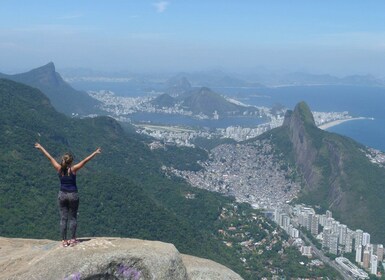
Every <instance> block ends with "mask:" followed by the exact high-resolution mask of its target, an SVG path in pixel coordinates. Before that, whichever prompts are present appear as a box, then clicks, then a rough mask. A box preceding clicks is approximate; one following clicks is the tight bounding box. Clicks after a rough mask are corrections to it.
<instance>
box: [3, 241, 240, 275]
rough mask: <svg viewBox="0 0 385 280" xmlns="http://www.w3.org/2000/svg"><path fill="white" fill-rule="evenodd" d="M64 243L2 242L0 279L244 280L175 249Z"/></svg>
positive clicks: (145, 244)
mask: <svg viewBox="0 0 385 280" xmlns="http://www.w3.org/2000/svg"><path fill="white" fill-rule="evenodd" d="M80 241H81V242H80V243H79V244H77V245H76V246H74V247H65V248H64V247H62V246H61V244H60V243H59V242H58V241H52V240H36V239H17V238H2V237H0V271H1V273H0V279H7V280H11V279H15V280H16V279H47V280H49V279H53V280H59V279H60V280H72V279H77V280H80V279H88V280H91V279H92V280H96V279H108V280H112V279H132V280H134V279H135V280H144V279H157V280H162V279H164V280H174V279H175V280H178V279H181V280H182V279H183V280H198V279H199V280H203V279H210V280H238V279H242V278H241V277H240V276H239V275H238V274H236V273H235V272H233V271H232V270H230V269H229V268H227V267H225V266H223V265H220V264H218V263H215V262H213V261H210V260H206V259H201V258H197V257H192V256H188V255H182V254H180V253H179V252H178V250H177V249H176V248H175V246H174V245H172V244H168V243H163V242H158V241H145V240H138V239H127V238H84V239H81V240H80Z"/></svg>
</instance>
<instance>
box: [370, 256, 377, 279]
mask: <svg viewBox="0 0 385 280" xmlns="http://www.w3.org/2000/svg"><path fill="white" fill-rule="evenodd" d="M377 267H378V258H377V256H376V255H372V256H371V258H370V273H371V274H374V275H377Z"/></svg>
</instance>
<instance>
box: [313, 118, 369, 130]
mask: <svg viewBox="0 0 385 280" xmlns="http://www.w3.org/2000/svg"><path fill="white" fill-rule="evenodd" d="M371 119H372V118H364V117H359V118H350V119H343V120H336V121H332V122H328V123H324V124H322V125H320V126H319V128H321V129H323V130H325V129H328V128H330V127H333V126H336V125H339V124H342V123H344V122H348V121H356V120H371Z"/></svg>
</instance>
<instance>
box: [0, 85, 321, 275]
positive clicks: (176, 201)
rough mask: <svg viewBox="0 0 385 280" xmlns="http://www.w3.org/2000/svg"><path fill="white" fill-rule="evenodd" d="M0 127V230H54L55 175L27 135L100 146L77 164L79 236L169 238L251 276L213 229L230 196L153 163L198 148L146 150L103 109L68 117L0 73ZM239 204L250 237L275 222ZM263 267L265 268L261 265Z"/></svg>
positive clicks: (47, 233)
mask: <svg viewBox="0 0 385 280" xmlns="http://www.w3.org/2000/svg"><path fill="white" fill-rule="evenodd" d="M63 98H65V96H63ZM0 131H1V133H0V236H4V237H21V238H49V239H55V240H58V239H59V212H58V207H57V194H58V189H59V180H58V178H57V174H56V172H55V170H54V168H53V167H52V166H51V164H50V163H49V161H48V160H47V159H46V158H45V157H44V156H43V155H42V154H41V153H40V152H39V151H38V150H36V149H35V148H34V143H35V142H40V143H41V144H42V145H43V146H44V147H45V148H46V149H47V150H48V151H49V152H50V153H51V154H52V155H53V156H54V157H55V158H56V159H58V160H59V159H60V156H61V155H62V154H63V153H65V152H67V151H70V152H71V153H73V154H74V155H75V162H77V161H79V160H81V159H83V158H84V157H86V156H87V155H89V154H90V153H91V152H93V151H94V149H95V148H96V147H102V154H100V155H98V156H97V157H96V158H95V159H93V160H92V161H91V162H89V163H88V164H87V165H86V167H85V168H83V169H82V170H81V171H80V172H79V173H78V186H79V193H80V208H79V219H78V224H79V226H78V236H79V237H94V236H118V237H130V238H140V239H149V240H160V241H164V242H170V243H173V244H174V245H175V246H176V247H177V249H178V250H179V251H180V252H182V253H186V254H190V255H195V256H199V257H204V258H209V259H212V260H214V261H217V262H219V263H222V264H224V265H226V266H228V267H230V268H231V269H233V270H234V271H236V272H238V273H239V274H240V275H242V276H243V277H244V278H245V279H255V277H256V275H259V274H256V273H257V270H256V269H252V270H250V267H249V266H247V265H245V263H244V262H243V261H242V260H241V259H240V257H241V256H243V250H240V247H239V246H238V245H237V246H230V247H229V246H226V245H225V243H224V240H223V237H221V236H219V235H218V230H220V229H222V228H224V227H227V226H228V224H227V223H228V222H229V221H224V220H220V217H221V214H222V212H223V209H225V208H226V207H227V208H228V207H230V208H231V207H237V206H236V205H237V203H235V202H234V199H233V198H231V197H224V196H221V195H219V194H216V193H212V192H208V191H205V190H201V189H197V188H192V187H191V186H189V185H188V184H186V183H185V182H184V181H183V180H181V179H179V178H172V177H171V178H170V177H169V176H166V175H165V174H164V173H163V172H162V166H163V165H167V166H174V167H179V168H188V169H197V168H198V166H197V165H196V164H195V163H196V161H197V160H203V159H205V158H206V157H207V154H206V152H205V151H203V150H200V149H189V148H184V149H179V148H177V147H169V148H167V149H161V150H155V151H151V150H150V149H149V148H148V145H147V143H148V142H149V141H148V139H147V138H142V136H140V135H138V134H135V133H133V132H132V130H127V129H123V128H122V126H121V125H120V124H119V123H118V122H116V121H115V120H113V119H111V118H108V117H97V118H92V119H91V118H86V119H77V118H68V117H67V116H65V115H63V114H61V113H58V112H57V111H56V110H55V109H54V108H53V107H52V105H51V103H50V101H49V99H48V98H47V97H46V96H45V95H44V94H42V93H41V92H40V91H39V90H37V89H34V88H31V87H29V86H25V85H23V84H19V83H16V82H12V81H9V80H5V79H2V80H1V79H0ZM192 194H193V195H192ZM240 207H241V206H240ZM242 207H243V208H241V209H244V211H243V210H242V211H241V213H243V212H245V213H248V215H246V216H245V215H239V217H238V218H237V223H238V224H239V225H242V228H250V229H253V230H251V231H252V232H253V234H254V233H255V236H252V238H253V240H256V241H258V240H261V239H262V238H265V237H266V232H269V231H274V230H275V229H277V226H276V225H275V224H270V223H266V222H263V223H262V222H261V223H256V221H255V220H253V219H249V216H250V215H257V216H259V217H261V219H262V215H261V214H260V213H258V212H257V211H255V210H252V209H251V208H250V207H246V206H242ZM245 207H246V208H245ZM261 221H262V220H261ZM230 222H231V221H230ZM265 226H266V228H265ZM281 242H282V241H281ZM276 254H277V253H276V252H275V251H273V252H270V253H269V256H267V257H268V258H272V259H273V258H275V257H276ZM298 255H299V254H298V252H297V253H295V256H296V257H299V256H298ZM274 256H275V257H274ZM290 259H292V260H294V262H291V261H290V262H289V263H290V265H289V264H287V266H292V265H293V267H294V270H295V271H296V269H300V268H299V267H298V265H296V264H295V262H296V261H295V260H296V258H294V257H290ZM258 260H259V261H258V263H257V264H256V265H254V266H252V267H254V268H258V267H261V265H263V264H264V265H268V263H267V262H263V260H262V257H258ZM278 260H279V259H277V262H275V261H274V267H276V268H277V269H279V271H285V270H286V267H285V262H282V264H283V265H281V263H280V262H279V261H278ZM271 265H273V262H271ZM302 270H303V269H301V271H302ZM304 271H306V270H304ZM258 273H259V272H258ZM309 273H310V272H309ZM324 273H325V271H324V270H323V271H321V274H320V275H324ZM295 274H296V272H294V271H292V270H290V272H285V273H282V275H292V276H295ZM260 275H262V274H260ZM263 275H271V272H270V271H269V270H266V269H265V270H264V272H263ZM301 275H313V274H306V273H305V272H301Z"/></svg>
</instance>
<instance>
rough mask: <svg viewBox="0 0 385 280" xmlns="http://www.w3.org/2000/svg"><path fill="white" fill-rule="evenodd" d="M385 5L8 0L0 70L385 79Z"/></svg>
mask: <svg viewBox="0 0 385 280" xmlns="http://www.w3.org/2000/svg"><path fill="white" fill-rule="evenodd" d="M384 10H385V2H383V1H370V2H362V1H338V2H335V1H334V2H333V1H322V2H321V1H311V2H310V1H304V0H296V1H290V2H287V1H273V2H271V1H242V2H241V3H240V2H239V1H176V0H169V1H156V0H154V1H151V0H148V1H147V0H145V1H113V2H106V1H89V0H87V1H81V2H79V1H76V2H75V1H73V0H71V1H65V2H49V1H43V0H38V1H33V2H30V1H17V2H15V1H2V2H1V4H0V11H1V12H0V15H1V19H0V22H1V26H2V27H1V28H0V36H1V37H2V40H1V43H0V59H1V61H2V66H1V69H0V72H6V73H12V72H20V71H23V70H28V69H31V68H34V67H36V66H39V65H44V64H46V63H47V62H49V61H54V62H55V64H56V65H57V67H58V68H59V69H60V68H69V67H75V68H76V67H82V68H90V69H94V70H104V71H126V70H128V71H137V72H157V71H172V72H178V71H198V70H206V69H223V70H226V71H231V72H245V71H249V72H250V71H263V70H264V69H267V70H275V71H277V70H282V69H285V70H290V71H304V72H311V73H320V74H326V73H328V74H332V75H340V76H343V75H351V74H372V75H375V76H379V77H384V76H385V72H384V70H383V65H384V63H385V55H384V54H385V36H384V35H385V24H384V21H385V19H384V16H383V11H384ZM267 70H266V71H267Z"/></svg>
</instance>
